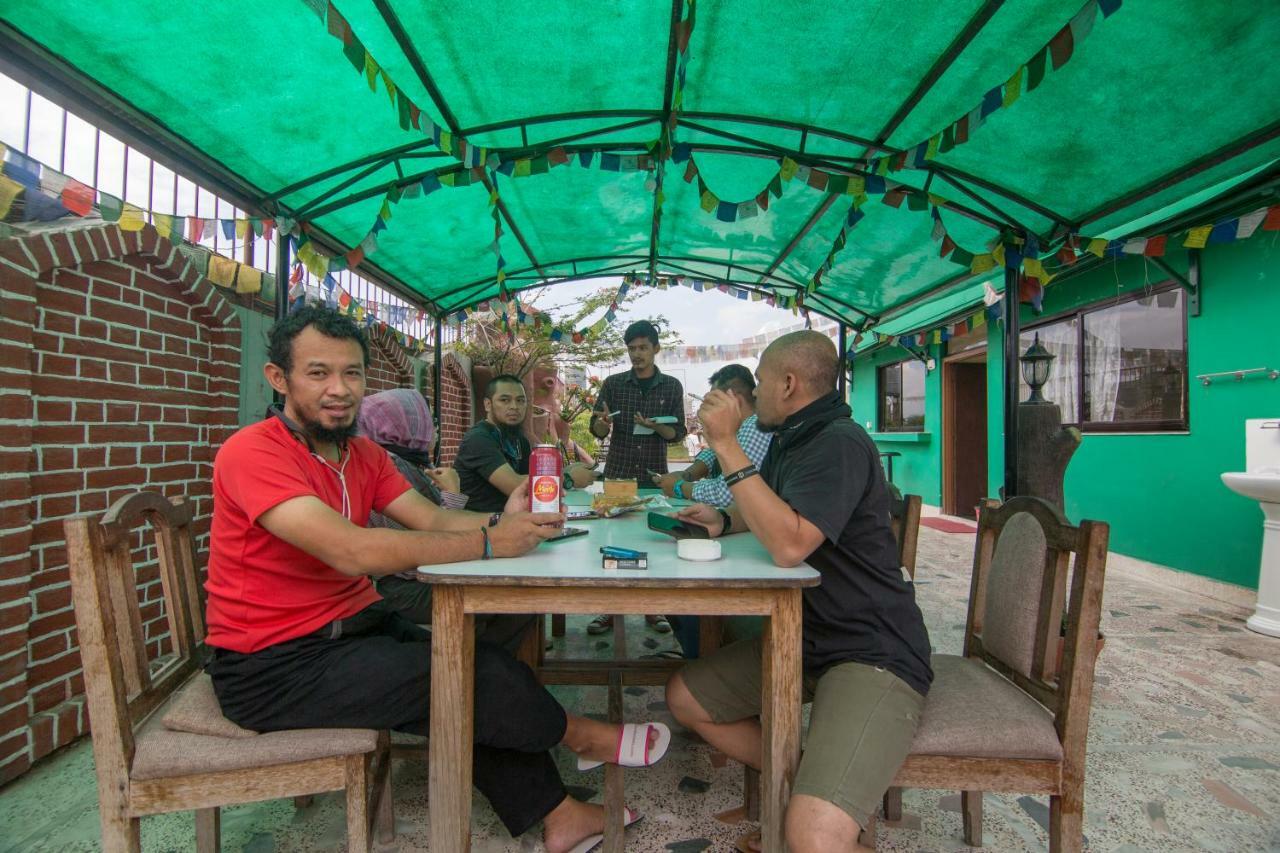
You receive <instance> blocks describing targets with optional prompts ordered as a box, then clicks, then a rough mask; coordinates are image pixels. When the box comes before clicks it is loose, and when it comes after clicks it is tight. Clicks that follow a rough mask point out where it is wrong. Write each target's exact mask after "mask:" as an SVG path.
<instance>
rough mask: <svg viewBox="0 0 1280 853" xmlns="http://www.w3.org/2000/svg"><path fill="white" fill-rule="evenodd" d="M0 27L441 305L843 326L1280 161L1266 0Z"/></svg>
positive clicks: (166, 144) (427, 12) (25, 52)
mask: <svg viewBox="0 0 1280 853" xmlns="http://www.w3.org/2000/svg"><path fill="white" fill-rule="evenodd" d="M0 12H2V18H3V26H0V54H8V55H9V56H10V60H9V61H10V62H11V63H12V62H14V61H15V60H16V61H17V62H20V63H23V64H25V65H26V66H28V67H31V68H35V69H37V71H38V72H39V73H41V74H43V75H45V77H46V78H47V80H48V81H49V82H50V84H51V85H52V86H53V87H54V88H56V89H59V90H61V91H62V92H63V93H64V94H66V95H68V96H69V97H74V98H78V99H79V102H80V103H89V104H98V105H100V106H101V108H102V111H103V112H107V113H112V114H115V115H117V116H123V117H124V121H126V122H129V123H132V124H133V125H134V126H136V127H139V128H142V129H143V130H145V131H147V132H149V133H151V134H152V135H151V137H150V138H151V139H152V141H153V142H154V143H155V144H156V145H157V146H161V147H162V148H163V149H164V150H166V151H168V152H173V153H176V154H177V155H178V156H181V157H183V158H185V159H186V160H187V161H188V162H190V163H193V164H195V165H196V166H198V167H199V168H200V169H201V170H202V173H204V174H208V175H213V176H215V177H216V178H217V179H218V180H219V181H221V183H222V185H223V186H226V187H229V188H230V189H232V190H233V191H235V192H236V193H237V194H238V195H239V196H240V197H241V198H242V200H243V201H245V202H247V203H249V204H250V205H251V206H256V207H257V209H258V210H259V212H261V213H262V214H264V215H268V216H271V215H274V216H276V217H278V218H287V219H293V220H299V221H301V222H304V223H307V224H308V226H309V233H310V234H311V235H312V236H314V237H315V238H316V240H317V242H319V243H320V244H321V245H322V246H323V250H324V252H325V254H327V255H338V256H340V255H341V254H342V253H345V252H348V251H349V250H352V249H354V248H355V247H357V246H359V245H361V243H362V242H363V243H364V245H365V247H366V251H365V258H364V259H363V261H362V263H363V265H364V266H362V267H361V268H362V269H366V270H369V271H371V272H372V273H373V274H375V275H377V276H378V277H380V278H382V279H384V280H385V281H387V283H389V284H392V285H395V286H397V287H398V288H399V289H401V290H403V291H405V292H408V293H412V294H416V295H418V296H420V297H422V298H423V299H424V300H425V301H426V302H427V303H428V304H429V305H430V306H431V307H433V308H435V309H439V310H446V311H447V310H453V309H456V308H459V307H462V306H466V305H471V304H474V303H476V302H477V301H480V300H482V299H485V298H489V297H492V296H495V295H497V294H499V292H500V290H501V288H500V287H499V283H498V272H499V267H498V263H499V260H498V259H499V257H501V259H502V263H503V267H502V272H503V274H504V275H505V277H506V279H505V287H506V288H508V289H510V290H513V291H514V290H518V289H521V288H526V287H533V286H537V285H539V284H542V283H543V282H546V281H556V280H568V279H575V278H583V277H588V276H592V275H598V274H602V273H610V272H624V271H640V272H646V273H650V272H651V273H656V274H671V275H687V276H693V277H701V278H711V279H716V280H718V281H728V282H731V283H736V284H742V285H748V286H752V287H757V286H758V287H766V288H770V289H772V290H773V291H775V292H777V293H779V294H782V295H786V296H790V297H794V296H795V295H796V294H803V295H802V298H803V300H804V304H805V305H807V306H808V307H809V308H810V309H812V310H816V311H818V312H820V313H823V314H826V315H828V316H831V317H834V318H837V319H841V320H843V321H845V322H850V323H858V324H861V323H863V322H864V321H866V320H868V319H871V320H876V319H880V318H884V317H886V316H891V315H892V314H893V313H894V312H899V313H900V312H901V311H903V310H906V309H908V308H911V307H913V306H915V305H918V304H920V303H921V302H922V301H925V300H927V299H930V298H932V297H934V296H937V295H942V294H945V293H948V292H950V291H951V290H954V289H955V288H959V287H963V286H965V284H966V283H969V284H970V286H971V285H972V282H973V281H975V280H978V279H974V278H971V269H973V265H972V264H971V263H970V262H969V260H968V259H969V258H970V257H971V256H975V255H977V256H981V255H982V254H983V253H986V252H988V251H989V248H988V247H989V245H990V244H991V241H992V240H993V238H995V237H996V236H997V235H998V234H999V233H1000V232H1001V231H1002V230H1007V231H1011V232H1017V233H1022V234H1027V235H1034V238H1035V240H1036V242H1037V243H1038V244H1039V245H1040V246H1041V247H1042V249H1044V250H1048V249H1051V248H1053V247H1055V246H1056V242H1055V241H1057V240H1060V239H1061V238H1062V237H1063V236H1065V235H1066V234H1068V233H1080V234H1085V235H1089V236H1097V235H1100V234H1113V233H1114V230H1115V229H1117V228H1120V227H1123V226H1125V225H1126V224H1129V223H1135V222H1139V221H1141V220H1142V219H1143V217H1151V216H1152V214H1155V213H1157V212H1162V213H1164V214H1166V215H1167V214H1170V213H1171V212H1177V211H1178V209H1179V208H1178V204H1179V202H1180V200H1183V199H1187V198H1191V197H1195V196H1196V194H1201V195H1205V194H1208V193H1209V192H1210V191H1211V190H1212V189H1213V188H1215V187H1220V186H1222V185H1224V184H1227V183H1230V182H1239V181H1240V180H1242V179H1244V178H1246V177H1247V178H1248V180H1250V181H1259V180H1263V179H1272V178H1274V177H1275V175H1276V166H1275V162H1276V160H1277V158H1278V157H1280V121H1278V119H1280V116H1278V115H1277V112H1278V110H1277V104H1278V103H1280V101H1278V100H1277V94H1276V93H1277V92H1280V70H1277V63H1276V62H1275V61H1274V52H1275V46H1276V45H1277V44H1280V14H1278V13H1277V12H1276V10H1275V8H1274V7H1273V6H1270V4H1265V3H1264V4H1255V3H1204V2H1199V0H1124V2H1123V4H1122V3H1121V0H1089V2H1087V3H1085V2H1082V0H1066V2H1055V1H1054V0H1007V2H1002V1H1001V0H985V2H982V0H931V2H903V0H865V1H864V2H858V3H815V2H811V0H735V2H709V0H703V2H702V3H701V4H699V5H698V6H697V8H696V9H694V8H692V4H690V3H688V2H687V0H674V2H673V3H671V4H661V3H658V2H653V0H643V2H640V0H629V1H624V0H618V2H612V3H587V2H571V3H546V2H530V1H529V0H503V2H500V3H499V2H490V3H473V4H454V3H438V2H428V0H338V2H337V4H336V6H335V5H334V4H333V3H329V2H327V0H266V2H262V0H258V2H246V1H245V0H222V2H217V3H166V4H160V3H138V2H136V0H94V2H90V3H68V2H65V0H3V2H0ZM460 140H465V142H460ZM1254 172H1259V173H1260V174H1257V175H1254V174H1253V173H1254ZM771 185H772V186H771ZM388 193H390V196H388ZM659 202H660V204H659ZM766 205H767V208H766ZM387 213H389V214H390V217H389V218H386V216H385V214H387ZM855 220H856V221H855ZM495 224H497V225H500V229H501V234H500V236H497V232H496V231H495ZM374 229H376V233H374V235H373V237H372V238H370V236H369V235H370V233H371V231H373V230H374ZM495 237H496V239H497V242H496V243H495ZM375 242H376V251H374V248H375V247H374V243H375ZM951 247H954V249H953V248H951ZM944 255H946V256H945V257H944ZM351 262H361V260H360V258H359V257H358V256H354V257H352V258H351ZM989 276H990V272H987V273H986V277H989ZM806 291H808V292H807V293H806Z"/></svg>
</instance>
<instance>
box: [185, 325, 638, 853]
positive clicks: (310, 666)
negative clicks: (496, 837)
mask: <svg viewBox="0 0 1280 853" xmlns="http://www.w3.org/2000/svg"><path fill="white" fill-rule="evenodd" d="M269 356H270V363H269V364H268V365H267V366H266V376H267V380H268V381H269V382H270V383H271V386H272V387H273V388H274V389H275V390H276V391H278V392H280V394H281V395H283V397H284V403H283V405H282V406H278V407H273V408H272V411H271V413H270V414H271V416H270V417H268V418H267V419H266V420H264V421H262V422H260V423H256V424H253V425H252V426H248V427H245V428H244V429H242V430H240V431H239V432H237V433H236V434H235V435H233V436H232V437H231V438H230V439H228V440H227V442H226V443H225V444H224V445H223V447H222V448H221V449H220V450H219V452H218V455H217V458H216V459H215V461H214V469H213V490H214V508H213V526H212V532H211V535H210V545H209V578H208V582H207V583H206V589H207V590H208V614H207V621H208V626H209V635H208V638H207V641H208V644H209V645H210V646H211V647H213V649H214V657H213V660H212V661H211V662H210V664H209V667H208V670H209V674H210V675H211V677H212V678H213V684H214V689H215V690H216V692H217V694H218V700H219V702H220V704H221V706H222V710H223V713H224V714H225V715H226V716H227V717H228V718H229V719H231V720H232V721H234V722H236V723H238V724H239V725H241V726H244V727H245V728H248V729H253V730H255V731H275V730H281V729H294V728H330V727H342V728H345V727H352V728H373V729H387V728H390V729H396V730H400V731H408V732H414V733H417V734H424V735H425V734H427V732H428V710H429V698H428V696H429V690H430V672H429V667H430V661H431V654H430V643H429V639H430V634H429V633H427V632H426V631H425V630H423V629H422V628H419V627H418V626H416V625H414V624H413V623H411V622H409V621H408V620H407V619H405V618H404V617H403V616H400V615H399V614H398V613H396V612H395V611H393V610H392V609H391V608H389V607H388V606H386V605H385V604H384V603H383V602H382V600H381V598H380V597H379V596H378V593H377V592H376V591H375V590H374V588H373V584H372V583H371V581H370V579H369V577H370V576H371V575H372V576H380V575H386V574H392V573H395V572H400V571H405V570H407V569H412V568H414V567H416V566H418V565H423V564H432V563H447V562H455V561H459V560H473V559H478V558H484V559H488V558H490V557H514V556H519V555H521V554H524V553H526V552H527V551H529V550H530V549H532V548H533V547H534V546H536V545H537V544H538V543H539V542H541V541H542V540H543V539H546V538H548V537H550V536H552V535H554V533H555V532H556V531H557V528H558V527H559V526H560V525H561V524H562V523H563V521H564V518H563V516H562V515H560V514H555V513H541V514H533V513H529V512H527V511H525V510H523V509H522V507H523V506H526V505H527V504H526V501H527V495H526V494H525V491H524V489H523V488H521V489H518V490H516V492H515V493H513V494H512V495H511V499H510V500H509V501H508V502H507V511H506V512H505V513H501V514H498V513H495V514H494V515H492V516H490V515H486V514H480V513H472V512H464V511H461V510H446V509H442V508H441V507H438V506H436V505H435V504H433V503H431V502H430V501H428V500H427V499H426V498H424V497H423V496H422V495H420V494H419V493H418V492H417V491H415V490H414V489H412V488H410V486H409V484H408V482H407V481H406V480H405V479H404V477H403V476H402V475H401V474H400V473H399V472H398V471H397V470H396V468H395V465H394V464H393V463H392V461H391V459H390V457H389V456H388V455H387V453H386V451H385V450H383V449H382V448H381V447H379V446H378V445H376V444H374V443H373V442H371V441H369V440H368V439H365V438H363V437H360V436H357V435H354V432H355V424H356V413H357V410H358V409H359V406H360V401H361V399H362V397H363V396H364V391H365V368H366V366H367V363H368V345H367V344H366V343H365V340H364V337H363V335H362V334H361V332H360V330H359V329H358V328H357V327H356V325H355V324H354V323H353V322H352V321H351V320H350V319H348V318H347V317H344V316H343V315H341V314H339V313H337V312H336V311H332V310H330V309H327V308H323V307H319V306H309V307H304V308H302V309H300V310H298V311H296V312H294V313H293V314H291V315H289V316H288V317H287V318H285V319H284V320H282V321H280V322H279V323H277V324H276V326H275V328H273V329H272V331H271V342H270V353H269ZM374 510H376V511H378V512H381V513H383V514H384V515H386V516H387V517H389V518H391V519H394V520H395V521H397V522H399V523H400V524H401V525H403V526H404V527H405V528H407V529H406V530H390V529H385V528H367V527H366V526H365V524H366V522H367V521H368V518H369V513H370V512H371V511H374ZM475 668H476V673H475V740H476V746H475V768H474V778H475V784H476V786H477V787H478V788H479V789H480V791H481V792H482V793H483V794H484V795H485V796H486V797H488V799H489V800H490V802H491V803H492V804H493V806H494V809H495V811H497V813H498V816H499V817H500V818H501V819H502V821H503V823H504V824H505V825H506V827H507V829H508V830H509V831H510V832H511V833H512V835H519V834H521V833H523V832H525V831H526V830H527V829H529V828H530V827H531V826H533V825H534V824H535V823H537V822H538V821H540V820H541V821H543V823H544V842H545V844H546V847H547V849H548V850H549V851H552V853H560V851H566V850H569V849H571V848H572V847H573V846H574V845H576V844H578V843H579V842H581V841H582V840H583V839H585V838H587V837H589V836H591V835H593V834H596V833H599V832H601V831H603V827H604V812H603V809H602V808H601V807H600V806H596V805H590V804H587V803H582V802H579V801H577V800H575V799H573V798H572V797H569V796H568V795H567V794H566V793H565V789H564V785H563V784H562V783H561V780H560V776H559V773H558V772H557V770H556V766H555V762H554V761H553V760H552V758H551V755H550V752H549V750H550V749H551V748H552V747H554V746H556V745H557V744H561V743H563V744H564V745H565V746H567V747H569V749H571V750H573V751H574V752H576V753H578V755H579V756H580V758H581V759H584V760H606V761H616V760H618V759H617V756H618V754H619V744H620V743H621V738H622V736H623V731H622V730H620V729H619V727H617V726H612V725H607V724H604V723H600V722H596V721H594V720H589V719H585V718H582V717H576V716H572V715H568V714H566V713H565V711H564V709H563V708H562V707H561V706H560V705H559V703H558V702H556V700H555V699H554V698H553V697H552V696H551V694H550V693H548V692H547V691H546V690H545V689H544V688H543V687H542V686H541V685H539V684H538V682H537V679H536V678H535V677H534V674H533V672H532V670H530V669H529V668H528V667H527V666H525V665H524V664H522V663H520V662H518V661H516V660H515V658H513V657H512V656H511V655H510V654H509V653H507V652H506V651H504V650H503V649H501V648H499V647H497V646H492V645H488V644H485V643H477V644H476V652H475ZM654 734H655V732H654V731H653V730H652V729H650V730H649V735H648V736H649V737H650V739H652V738H653V736H654ZM654 760H656V757H655V759H654Z"/></svg>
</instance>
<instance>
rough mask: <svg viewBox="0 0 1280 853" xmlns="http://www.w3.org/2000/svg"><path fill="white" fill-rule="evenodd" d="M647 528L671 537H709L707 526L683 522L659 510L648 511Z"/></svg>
mask: <svg viewBox="0 0 1280 853" xmlns="http://www.w3.org/2000/svg"><path fill="white" fill-rule="evenodd" d="M649 529H650V530H656V531H657V532H658V533H665V534H667V535H668V536H670V537H671V538H672V539H710V538H711V535H710V534H709V533H707V528H705V527H703V526H702V525H700V524H685V523H684V522H683V521H681V520H680V519H678V518H672V517H671V516H669V515H663V514H662V513H660V512H651V513H649Z"/></svg>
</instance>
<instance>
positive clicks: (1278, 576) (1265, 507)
mask: <svg viewBox="0 0 1280 853" xmlns="http://www.w3.org/2000/svg"><path fill="white" fill-rule="evenodd" d="M1244 432H1245V438H1244V448H1245V449H1244V456H1245V460H1244V467H1245V470H1244V471H1236V472H1229V473H1226V474H1223V475H1222V482H1223V483H1224V484H1225V485H1226V487H1227V488H1228V489H1231V491H1233V492H1236V493H1237V494H1241V495H1244V496H1245V497H1246V498H1251V499H1253V500H1255V501H1257V502H1258V506H1259V508H1260V509H1261V510H1262V515H1263V521H1262V565H1261V566H1260V568H1259V571H1258V604H1257V606H1256V608H1255V609H1254V612H1253V615H1252V616H1250V617H1249V620H1248V621H1247V622H1245V626H1246V627H1247V628H1249V630H1251V631H1257V632H1258V633H1259V634H1266V635H1267V636H1268V637H1280V419H1277V418H1270V419H1263V418H1258V419H1254V420H1248V421H1245V431H1244Z"/></svg>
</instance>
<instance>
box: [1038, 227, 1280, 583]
mask: <svg viewBox="0 0 1280 853" xmlns="http://www.w3.org/2000/svg"><path fill="white" fill-rule="evenodd" d="M1274 244H1275V240H1274V239H1272V238H1271V235H1265V234H1259V235H1258V236H1257V237H1255V238H1253V239H1251V240H1244V241H1241V242H1239V243H1235V244H1228V245H1224V246H1215V247H1211V248H1209V249H1206V250H1205V251H1204V252H1203V254H1202V264H1201V275H1202V281H1203V296H1202V299H1201V314H1200V316H1199V317H1188V319H1187V358H1188V371H1189V373H1190V374H1191V376H1192V379H1191V384H1190V393H1189V403H1188V405H1189V414H1190V427H1191V428H1190V432H1189V434H1182V435H1176V434H1169V433H1166V434H1159V435H1103V434H1096V433H1095V434H1087V435H1085V437H1084V441H1083V442H1082V443H1081V446H1080V449H1079V450H1078V451H1077V452H1076V456H1075V458H1074V459H1073V460H1072V462H1071V466H1070V467H1069V468H1068V469H1067V478H1066V499H1067V507H1066V509H1067V515H1068V517H1070V518H1073V519H1079V518H1085V517H1088V518H1097V519H1101V520H1104V521H1108V522H1110V523H1111V547H1112V549H1113V550H1115V551H1118V552H1120V553H1122V554H1129V555H1131V556H1134V557H1139V558H1141V559H1144V560H1150V561H1152V562H1155V563H1160V564H1163V565H1166V566H1172V567H1174V568H1178V569H1183V570H1185V571H1188V572H1194V573H1196V574H1200V575H1205V576H1207V577H1210V578H1214V579H1216V580H1222V581H1227V582H1229V583H1233V584H1239V585H1241V586H1247V587H1252V588H1256V587H1257V585H1258V561H1259V558H1260V556H1261V551H1262V530H1261V524H1260V522H1261V520H1262V514H1261V512H1260V511H1259V509H1258V505H1257V504H1256V503H1255V502H1253V501H1250V500H1246V499H1245V498H1242V497H1240V496H1238V495H1236V494H1235V493H1233V492H1231V491H1230V490H1228V489H1227V488H1226V487H1225V486H1223V485H1222V481H1221V479H1220V477H1219V474H1221V473H1222V472H1223V471H1238V470H1243V468H1244V422H1245V419H1247V418H1260V417H1280V383H1277V382H1273V381H1271V380H1268V379H1248V380H1245V381H1243V382H1234V381H1227V382H1223V381H1221V380H1219V381H1216V382H1214V384H1213V385H1210V386H1208V387H1206V386H1205V385H1203V384H1201V383H1200V382H1197V381H1196V380H1195V379H1194V377H1195V376H1196V374H1202V373H1215V372H1218V371H1223V370H1236V369H1242V368H1249V367H1262V366H1266V367H1270V368H1272V369H1278V368H1280V247H1277V246H1275V245H1274ZM1169 261H1170V263H1171V264H1172V265H1173V266H1174V268H1175V269H1179V270H1185V269H1186V260H1185V258H1183V257H1178V256H1174V257H1171V258H1169ZM1147 276H1149V278H1150V280H1151V281H1157V282H1158V281H1160V280H1161V279H1163V278H1165V276H1164V275H1163V274H1162V273H1161V272H1160V271H1159V270H1158V269H1157V268H1155V267H1151V268H1149V269H1148V270H1145V271H1144V267H1143V263H1142V261H1141V260H1139V259H1127V260H1125V261H1123V262H1121V263H1120V264H1118V265H1116V266H1115V268H1114V269H1107V270H1105V271H1103V272H1100V273H1098V274H1095V275H1091V276H1089V277H1088V278H1087V279H1081V280H1077V281H1070V282H1067V283H1065V284H1064V285H1063V286H1062V288H1061V292H1055V291H1056V289H1055V288H1053V287H1052V286H1051V287H1050V288H1049V289H1048V291H1047V292H1046V299H1045V312H1046V313H1050V312H1054V311H1059V310H1062V309H1064V308H1067V307H1072V306H1075V305H1084V304H1088V303H1090V302H1096V301H1097V300H1099V299H1104V298H1106V297H1107V296H1109V295H1110V294H1112V293H1115V292H1116V291H1117V290H1119V291H1120V292H1132V291H1133V290H1134V289H1135V288H1138V287H1142V286H1143V284H1144V282H1145V281H1146V277H1147Z"/></svg>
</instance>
